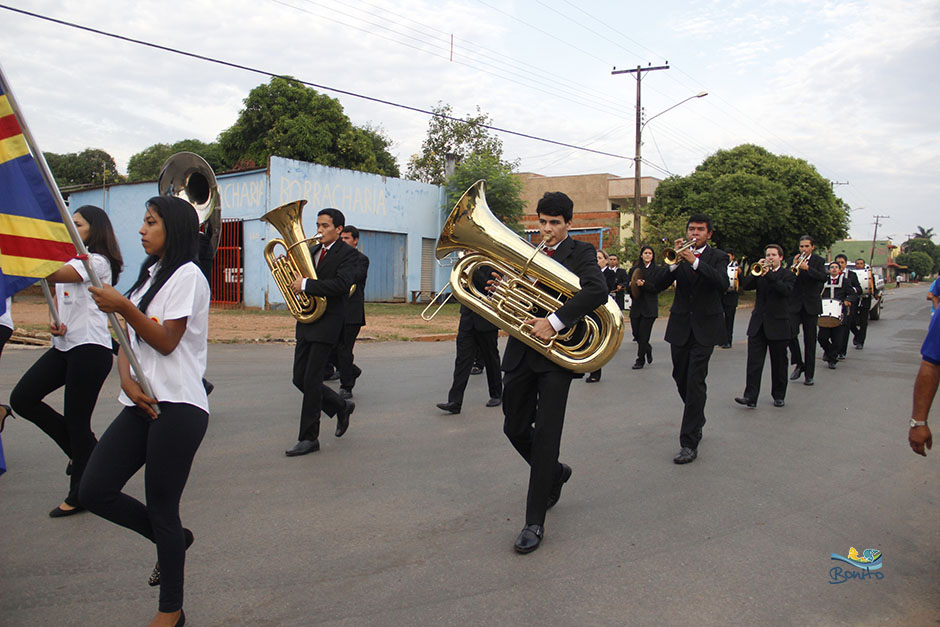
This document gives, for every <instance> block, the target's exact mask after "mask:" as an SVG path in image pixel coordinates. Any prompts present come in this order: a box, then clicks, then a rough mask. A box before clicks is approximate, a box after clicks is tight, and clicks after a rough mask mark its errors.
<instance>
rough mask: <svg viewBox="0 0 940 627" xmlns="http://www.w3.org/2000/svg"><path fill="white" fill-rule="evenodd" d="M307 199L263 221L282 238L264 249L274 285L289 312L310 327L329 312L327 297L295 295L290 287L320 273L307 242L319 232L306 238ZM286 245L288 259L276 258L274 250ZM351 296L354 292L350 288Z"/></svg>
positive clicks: (289, 204)
mask: <svg viewBox="0 0 940 627" xmlns="http://www.w3.org/2000/svg"><path fill="white" fill-rule="evenodd" d="M305 204H307V201H306V200H295V201H294V202H289V203H287V204H286V205H281V206H280V207H277V208H276V209H272V210H271V211H269V212H267V213H266V214H264V215H263V216H261V220H262V221H263V222H267V223H268V224H270V225H271V226H273V227H274V228H275V229H277V232H278V233H280V234H281V239H272V240H271V241H270V242H268V243H267V245H265V247H264V260H265V261H267V262H268V268H270V269H271V274H272V275H273V276H274V282H275V283H276V284H277V286H278V288H279V289H280V290H281V294H282V295H283V296H284V302H285V303H287V309H288V310H290V313H291V315H292V316H294V318H295V319H296V320H297V322H300V323H303V324H308V323H310V322H315V321H316V320H318V319H319V318H320V317H321V316H322V315H323V313H324V312H325V311H326V297H325V296H310V295H309V294H305V293H303V292H301V293H300V294H294V290H292V289H291V288H290V285H291V283H293V282H294V277H295V276H296V275H298V274H299V275H300V276H302V277H304V278H305V279H316V278H317V271H316V268H315V267H314V265H313V257H312V256H311V255H310V248H309V246H308V242H311V241H316V240H318V239H320V234H319V233H317V234H316V235H315V236H314V237H311V238H307V237H306V236H305V235H304V226H303V223H302V222H301V217H302V216H303V210H304V205H305ZM275 246H283V247H284V250H285V252H286V256H282V257H275V256H274V247H275ZM349 293H350V294H352V289H351V288H350V292H349Z"/></svg>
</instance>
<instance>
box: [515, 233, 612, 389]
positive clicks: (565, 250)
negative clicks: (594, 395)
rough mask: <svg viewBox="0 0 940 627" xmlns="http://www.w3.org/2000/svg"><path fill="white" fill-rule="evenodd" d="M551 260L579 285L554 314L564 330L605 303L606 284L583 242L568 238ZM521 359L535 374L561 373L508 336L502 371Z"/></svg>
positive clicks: (591, 250) (589, 247) (593, 252)
mask: <svg viewBox="0 0 940 627" xmlns="http://www.w3.org/2000/svg"><path fill="white" fill-rule="evenodd" d="M552 259H554V260H555V261H557V262H558V263H560V264H561V265H563V266H565V267H566V268H568V269H569V270H571V271H572V272H574V273H575V274H576V275H577V276H578V279H579V281H580V283H581V289H580V290H579V291H578V292H577V293H576V294H574V295H573V296H572V297H571V298H569V299H568V300H567V301H565V304H564V305H562V306H561V307H560V308H559V309H558V310H557V311H555V312H554V313H555V315H556V316H558V318H559V319H560V320H561V321H562V322H563V323H564V324H565V327H566V328H567V327H571V326H572V325H573V324H574V323H576V322H577V321H578V320H580V319H581V318H583V317H584V316H586V315H587V314H589V313H591V312H592V311H594V310H595V309H597V308H598V307H600V306H601V305H603V304H604V303H605V302H607V298H608V292H607V282H606V281H604V275H603V274H602V273H601V269H600V267H598V265H597V251H596V250H595V249H594V247H593V246H592V245H591V244H588V243H587V242H582V241H580V240H576V239H573V238H571V237H570V236H569V237H567V238H565V240H564V241H562V242H561V244H559V245H558V248H557V249H556V250H555V254H554V256H553V257H552ZM523 359H525V360H526V363H527V364H528V365H529V367H530V368H531V369H532V370H533V371H535V372H548V371H550V370H564V368H562V367H561V366H558V365H556V364H555V363H553V362H551V361H549V360H548V358H546V357H543V356H542V355H541V354H540V353H537V352H536V351H534V350H531V349H529V348H528V347H527V346H526V345H525V344H523V343H522V342H521V341H519V340H517V339H516V338H514V337H512V336H510V337H509V341H508V342H507V343H506V352H505V353H504V354H503V366H502V368H503V370H505V371H507V372H508V371H512V370H515V369H516V368H518V367H519V365H520V364H521V363H522V362H523Z"/></svg>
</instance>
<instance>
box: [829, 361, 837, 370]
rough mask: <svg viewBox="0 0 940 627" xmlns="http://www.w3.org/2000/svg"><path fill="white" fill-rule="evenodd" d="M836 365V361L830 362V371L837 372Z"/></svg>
mask: <svg viewBox="0 0 940 627" xmlns="http://www.w3.org/2000/svg"><path fill="white" fill-rule="evenodd" d="M836 363H837V362H836V361H835V360H833V361H830V362H829V369H830V370H835V369H836Z"/></svg>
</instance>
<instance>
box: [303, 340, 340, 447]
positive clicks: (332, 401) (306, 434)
mask: <svg viewBox="0 0 940 627" xmlns="http://www.w3.org/2000/svg"><path fill="white" fill-rule="evenodd" d="M332 348H333V347H332V346H330V345H329V344H325V343H322V342H308V341H307V340H302V339H298V340H297V346H296V347H295V348H294V376H293V383H294V387H296V388H297V389H298V390H300V391H301V392H302V393H303V395H304V400H303V404H302V405H301V407H300V432H299V435H298V436H297V439H298V440H316V439H317V438H318V437H320V412H321V410H322V411H324V412H326V414H327V415H328V416H335V415H336V412H338V411H339V410H340V409H342V408H343V407H345V404H346V401H344V400H343V399H342V398H340V395H339V394H337V393H336V392H335V391H334V390H333V389H332V388H331V387H329V386H326V385H324V384H323V369H324V367H325V365H326V360H327V359H328V358H329V356H330V351H331V350H332Z"/></svg>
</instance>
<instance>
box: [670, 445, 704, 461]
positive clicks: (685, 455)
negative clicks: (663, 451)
mask: <svg viewBox="0 0 940 627" xmlns="http://www.w3.org/2000/svg"><path fill="white" fill-rule="evenodd" d="M696 457H698V449H694V448H689V447H687V446H683V447H682V448H681V449H680V450H679V454H678V455H676V456H675V457H673V458H672V461H673V462H675V463H677V464H688V463H689V462H694V461H695V458H696Z"/></svg>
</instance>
